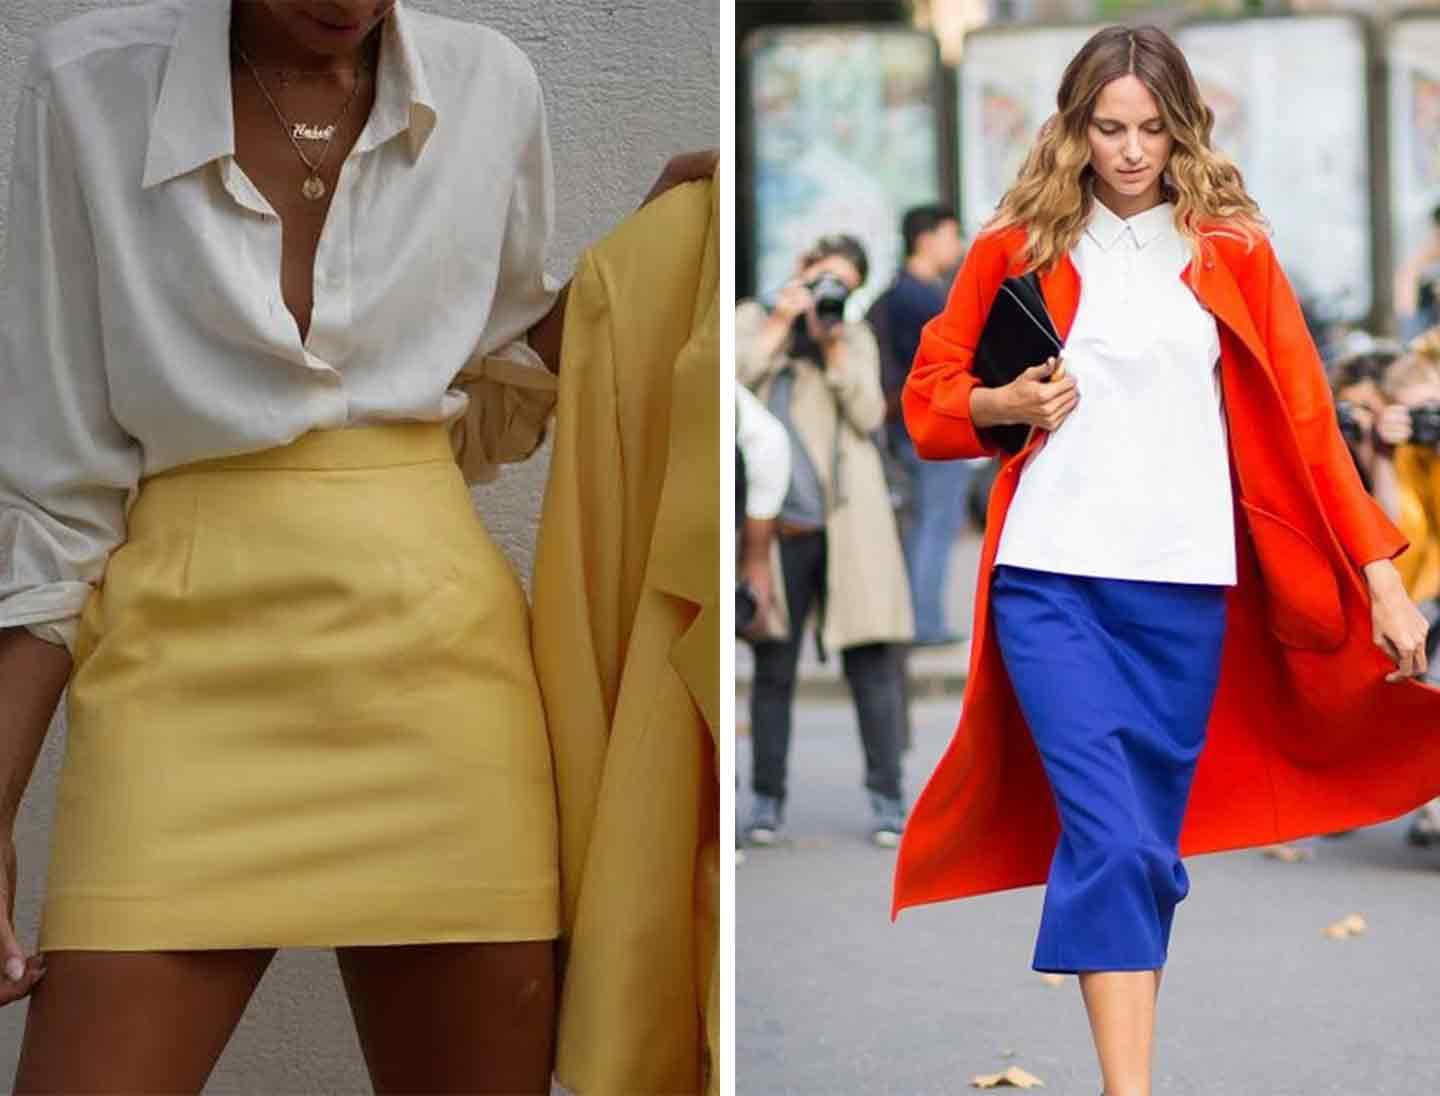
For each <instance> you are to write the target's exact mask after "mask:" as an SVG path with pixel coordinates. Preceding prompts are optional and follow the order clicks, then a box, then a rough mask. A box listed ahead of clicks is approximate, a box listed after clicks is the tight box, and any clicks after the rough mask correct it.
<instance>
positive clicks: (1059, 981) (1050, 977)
mask: <svg viewBox="0 0 1440 1096" xmlns="http://www.w3.org/2000/svg"><path fill="white" fill-rule="evenodd" d="M1040 981H1042V982H1044V983H1045V984H1046V985H1047V986H1063V985H1064V984H1065V975H1063V974H1042V975H1040Z"/></svg>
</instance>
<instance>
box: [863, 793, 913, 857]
mask: <svg viewBox="0 0 1440 1096" xmlns="http://www.w3.org/2000/svg"><path fill="white" fill-rule="evenodd" d="M870 809H871V810H872V811H874V813H875V821H874V824H873V826H872V828H871V830H870V840H872V841H874V842H875V844H877V845H879V846H880V847H881V848H882V849H893V848H895V847H896V846H898V845H899V844H900V835H901V834H902V833H904V832H905V806H904V804H903V803H901V802H900V800H898V799H889V798H887V797H886V796H883V795H880V794H879V793H878V792H871V793H870Z"/></svg>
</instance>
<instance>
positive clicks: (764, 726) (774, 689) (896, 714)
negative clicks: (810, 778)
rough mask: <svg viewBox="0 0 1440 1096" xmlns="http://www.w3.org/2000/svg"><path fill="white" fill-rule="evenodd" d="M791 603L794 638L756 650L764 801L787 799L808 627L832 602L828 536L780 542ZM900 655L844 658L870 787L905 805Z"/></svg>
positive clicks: (755, 761) (759, 784)
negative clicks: (815, 612)
mask: <svg viewBox="0 0 1440 1096" xmlns="http://www.w3.org/2000/svg"><path fill="white" fill-rule="evenodd" d="M780 563H781V569H782V570H783V572H784V578H785V600H786V603H787V604H788V606H789V610H790V623H791V628H790V631H791V635H790V638H789V639H786V640H778V641H777V640H766V641H764V642H760V643H756V644H755V645H754V647H755V677H754V681H753V682H752V684H751V689H750V738H751V745H752V749H751V762H752V764H751V775H750V785H751V787H752V788H753V789H754V791H755V793H756V794H757V795H768V796H772V797H773V798H775V799H779V800H781V801H783V800H784V799H785V770H786V767H787V764H788V760H789V755H790V727H791V715H792V712H793V709H794V702H795V671H796V667H797V666H798V664H799V662H800V644H801V642H802V641H803V639H804V627H803V626H804V622H805V618H806V617H807V616H808V615H809V613H810V609H811V607H812V606H813V605H815V603H816V601H817V599H818V600H820V601H821V602H823V600H824V597H825V534H824V533H823V532H818V533H807V534H804V535H801V536H790V537H784V538H782V540H781V541H780ZM901 650H902V649H901V648H899V647H897V646H896V645H895V644H891V643H867V644H865V645H863V646H859V647H847V648H846V649H845V650H844V651H843V652H842V654H841V659H842V663H843V665H844V669H845V680H846V682H847V683H848V684H849V686H850V695H851V696H852V697H853V698H854V701H855V714H856V716H857V718H858V721H859V724H860V741H861V742H862V743H863V745H864V749H865V786H866V787H867V788H869V789H870V790H871V791H873V792H878V793H879V794H880V795H883V796H885V797H886V798H888V799H899V798H900V729H901V716H902V714H903V705H904V691H903V677H902V672H903V671H902V663H901Z"/></svg>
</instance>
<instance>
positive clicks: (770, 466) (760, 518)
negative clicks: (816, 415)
mask: <svg viewBox="0 0 1440 1096" xmlns="http://www.w3.org/2000/svg"><path fill="white" fill-rule="evenodd" d="M789 490H790V435H789V434H788V433H787V432H786V430H785V424H784V423H782V422H781V421H780V420H779V419H777V418H776V417H775V416H774V415H772V414H770V412H769V411H767V410H766V409H765V405H764V404H763V403H761V402H760V401H759V400H758V399H756V398H755V395H754V393H753V392H751V391H750V389H748V388H745V387H744V386H736V389H735V524H736V526H737V528H736V530H735V532H736V536H737V538H738V543H737V545H736V549H737V551H736V561H735V562H736V566H735V573H736V575H737V576H738V577H737V583H738V585H739V591H738V593H737V601H736V605H735V631H736V633H737V634H738V635H741V636H743V637H746V638H749V637H751V636H753V635H755V634H756V632H757V629H758V628H759V627H760V626H763V624H764V619H765V614H766V613H767V612H769V609H770V603H771V601H772V599H773V596H774V594H773V587H772V584H771V574H770V553H771V550H772V546H773V545H774V542H775V523H776V519H777V518H779V516H780V507H781V506H782V505H783V504H784V502H785V495H786V493H787V492H788V491H789Z"/></svg>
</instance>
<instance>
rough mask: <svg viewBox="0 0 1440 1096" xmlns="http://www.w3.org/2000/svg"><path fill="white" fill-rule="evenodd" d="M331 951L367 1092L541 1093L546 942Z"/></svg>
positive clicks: (544, 1087) (546, 1053) (548, 968)
mask: <svg viewBox="0 0 1440 1096" xmlns="http://www.w3.org/2000/svg"><path fill="white" fill-rule="evenodd" d="M335 953H336V958H337V960H338V961H339V964H340V974H341V977H342V978H343V979H344V982H345V992H346V994H347V996H348V997H349V999H350V1011H351V1014H352V1015H353V1016H354V1017H355V1031H356V1034H357V1035H358V1036H359V1038H360V1046H361V1049H362V1050H363V1051H364V1054H365V1063H366V1065H367V1067H368V1068H369V1070H370V1082H371V1084H372V1085H374V1087H375V1091H376V1092H377V1093H382V1094H383V1093H396V1092H406V1093H411V1092H467V1093H508V1094H510V1096H519V1094H522V1093H538V1094H541V1096H544V1094H547V1093H549V1091H550V1074H551V1072H552V1070H553V1067H554V1060H555V1007H556V1005H555V1001H556V986H555V944H554V942H553V941H551V940H539V941H523V942H519V943H493V944H492V943H454V944H395V945H389V946H384V947H339V948H336V949H335ZM47 977H48V975H47Z"/></svg>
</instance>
